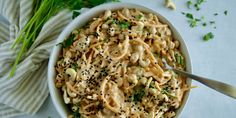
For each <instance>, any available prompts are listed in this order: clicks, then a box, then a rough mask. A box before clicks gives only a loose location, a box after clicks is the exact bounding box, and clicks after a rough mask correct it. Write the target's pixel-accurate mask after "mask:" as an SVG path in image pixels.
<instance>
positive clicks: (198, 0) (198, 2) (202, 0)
mask: <svg viewBox="0 0 236 118" xmlns="http://www.w3.org/2000/svg"><path fill="white" fill-rule="evenodd" d="M203 2H205V1H204V0H197V4H199V5H200V4H202V3H203Z"/></svg>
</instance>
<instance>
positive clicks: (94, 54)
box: [55, 8, 188, 118]
mask: <svg viewBox="0 0 236 118" xmlns="http://www.w3.org/2000/svg"><path fill="white" fill-rule="evenodd" d="M71 35H72V36H69V38H70V41H71V38H72V37H73V39H72V41H73V43H70V44H71V45H66V46H62V49H61V54H60V56H59V59H58V61H57V64H56V66H55V69H56V71H57V75H56V79H55V83H56V86H57V88H58V89H60V90H61V92H62V97H63V99H64V102H65V104H67V105H68V107H69V108H70V109H71V110H72V112H73V114H76V115H74V116H73V114H72V115H69V116H68V117H77V116H82V117H86V118H87V117H88V118H89V117H90V118H96V117H98V118H113V117H114V118H115V117H122V118H125V117H131V118H146V117H148V118H154V117H155V118H163V117H164V118H171V117H174V116H175V115H176V109H178V108H179V107H180V105H181V102H182V99H183V95H184V93H185V91H186V90H188V87H187V85H186V79H185V78H184V77H182V76H180V75H178V74H176V73H174V72H172V71H170V70H165V69H164V67H163V63H162V61H161V60H162V58H165V59H166V60H167V62H168V64H169V65H171V66H173V67H175V68H178V69H181V70H184V69H185V60H184V56H183V55H182V53H181V51H180V42H179V41H178V40H176V39H174V38H173V36H172V32H171V30H170V28H169V27H168V25H167V24H164V23H161V22H160V21H159V19H158V17H157V16H156V15H154V14H151V13H144V12H141V11H139V10H137V9H127V8H124V9H120V10H116V11H109V10H108V11H105V12H104V13H103V14H101V15H100V16H99V17H96V18H93V20H92V21H90V22H89V23H88V24H86V25H85V26H84V27H82V28H79V29H76V30H74V31H73V32H72V33H71ZM65 41H66V42H67V41H68V39H67V40H65ZM62 44H64V45H65V44H67V43H62Z"/></svg>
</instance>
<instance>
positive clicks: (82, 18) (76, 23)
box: [48, 3, 192, 118]
mask: <svg viewBox="0 0 236 118" xmlns="http://www.w3.org/2000/svg"><path fill="white" fill-rule="evenodd" d="M122 8H135V9H138V10H140V11H142V12H146V13H153V14H155V15H157V16H158V18H159V20H160V21H161V22H162V23H165V24H168V25H169V27H170V29H171V31H172V34H173V37H174V38H175V39H177V40H179V41H180V44H181V51H182V53H183V54H184V57H185V60H186V70H187V71H188V72H192V68H191V61H190V56H189V53H188V50H187V46H186V45H185V42H184V40H183V39H182V37H181V36H180V34H179V33H178V32H177V30H176V29H175V28H174V27H173V25H172V24H171V23H170V22H169V21H168V20H167V19H165V18H164V17H163V16H161V15H160V14H159V13H158V12H157V11H154V10H151V9H148V8H146V7H144V6H140V5H136V4H131V3H108V4H102V5H99V6H97V7H94V8H92V9H90V10H88V11H86V12H85V13H82V14H81V15H79V16H78V17H76V18H75V19H74V20H73V21H72V22H71V23H69V24H68V26H67V27H66V28H65V29H64V30H63V31H62V33H61V34H60V36H59V37H58V39H57V43H60V42H62V41H63V40H64V39H66V38H67V37H68V36H69V34H70V33H71V32H72V31H73V30H74V29H78V28H80V27H82V26H83V25H85V24H86V23H87V22H89V21H91V19H92V18H94V17H97V16H99V15H100V14H102V13H103V12H104V11H105V10H112V11H114V10H118V9H122ZM60 50H61V47H60V46H54V48H53V50H52V53H51V55H50V59H49V65H48V86H49V91H50V95H51V98H52V101H53V104H54V106H55V108H56V110H57V111H58V113H59V114H60V116H61V117H63V118H66V117H67V116H68V114H69V113H70V110H69V109H68V107H67V105H66V104H65V103H64V101H63V98H62V95H61V92H60V91H59V89H57V88H56V87H55V82H54V80H55V76H56V71H55V69H54V66H55V65H56V62H57V60H58V55H59V53H60ZM187 84H188V85H189V86H191V79H187ZM188 95H189V91H187V92H186V93H185V95H184V98H183V102H182V104H181V107H180V108H179V109H178V110H177V111H176V113H177V115H176V117H178V115H179V114H180V112H181V111H182V109H183V107H184V106H185V103H186V101H187V98H188Z"/></svg>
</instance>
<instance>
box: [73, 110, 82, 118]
mask: <svg viewBox="0 0 236 118" xmlns="http://www.w3.org/2000/svg"><path fill="white" fill-rule="evenodd" d="M72 115H73V118H81V114H80V113H79V111H77V112H73V114H72Z"/></svg>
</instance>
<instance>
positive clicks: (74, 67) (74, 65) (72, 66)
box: [71, 63, 79, 70]
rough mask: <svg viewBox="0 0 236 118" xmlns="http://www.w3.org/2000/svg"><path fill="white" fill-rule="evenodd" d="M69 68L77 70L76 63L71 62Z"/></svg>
mask: <svg viewBox="0 0 236 118" xmlns="http://www.w3.org/2000/svg"><path fill="white" fill-rule="evenodd" d="M71 68H73V69H74V70H77V69H78V68H79V66H78V64H77V63H73V64H72V65H71Z"/></svg>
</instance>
